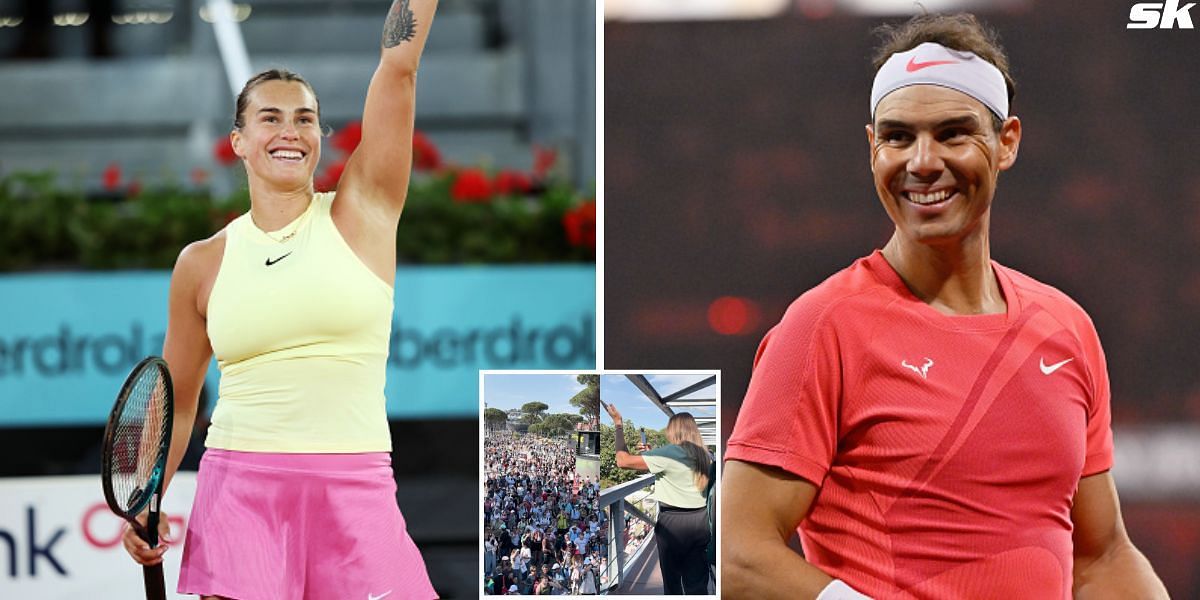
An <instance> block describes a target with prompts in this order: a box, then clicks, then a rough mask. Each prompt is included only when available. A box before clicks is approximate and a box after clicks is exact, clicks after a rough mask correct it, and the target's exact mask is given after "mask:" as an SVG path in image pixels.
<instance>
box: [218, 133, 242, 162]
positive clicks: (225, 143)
mask: <svg viewBox="0 0 1200 600" xmlns="http://www.w3.org/2000/svg"><path fill="white" fill-rule="evenodd" d="M213 158H215V159H216V160H217V162H218V163H220V164H222V165H232V164H233V163H235V162H237V159H238V156H237V154H234V152H233V142H231V141H229V136H227V135H223V136H221V137H219V138H217V143H216V144H214V145H213Z"/></svg>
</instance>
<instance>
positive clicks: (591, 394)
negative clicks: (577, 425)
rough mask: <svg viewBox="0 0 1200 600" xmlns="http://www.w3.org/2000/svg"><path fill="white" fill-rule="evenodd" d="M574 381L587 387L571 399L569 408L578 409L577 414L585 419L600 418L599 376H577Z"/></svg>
mask: <svg viewBox="0 0 1200 600" xmlns="http://www.w3.org/2000/svg"><path fill="white" fill-rule="evenodd" d="M575 381H578V382H579V383H581V384H583V385H585V386H587V387H585V388H583V389H582V390H579V392H578V393H576V394H575V395H574V396H572V397H571V400H570V403H571V406H577V407H579V414H581V415H583V416H584V418H586V419H592V418H596V417H599V416H600V376H599V375H595V374H584V375H579V376H577V377H576V378H575Z"/></svg>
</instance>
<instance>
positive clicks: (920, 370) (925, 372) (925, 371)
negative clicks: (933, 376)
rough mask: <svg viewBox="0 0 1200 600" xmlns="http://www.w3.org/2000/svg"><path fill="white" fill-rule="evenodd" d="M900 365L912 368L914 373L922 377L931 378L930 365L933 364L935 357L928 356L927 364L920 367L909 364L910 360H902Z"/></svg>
mask: <svg viewBox="0 0 1200 600" xmlns="http://www.w3.org/2000/svg"><path fill="white" fill-rule="evenodd" d="M900 366H902V367H904V368H906V369H912V371H913V373H916V374H918V375H920V376H921V379H928V378H929V367H932V366H933V359H932V358H929V357H928V356H926V357H925V364H923V365H921V366H920V367H917V366H914V365H910V364H908V360H902V361H900Z"/></svg>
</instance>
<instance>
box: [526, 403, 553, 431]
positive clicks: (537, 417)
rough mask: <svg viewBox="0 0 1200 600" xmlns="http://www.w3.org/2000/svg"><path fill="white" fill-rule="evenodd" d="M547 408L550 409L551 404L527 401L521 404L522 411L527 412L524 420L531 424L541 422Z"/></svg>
mask: <svg viewBox="0 0 1200 600" xmlns="http://www.w3.org/2000/svg"><path fill="white" fill-rule="evenodd" d="M547 410H550V406H549V405H547V404H546V403H545V402H526V403H525V404H523V405H521V412H523V413H525V416H524V417H523V420H524V421H525V423H526V424H529V425H533V424H534V423H538V422H540V421H541V420H542V414H543V413H545V412H546V411H547Z"/></svg>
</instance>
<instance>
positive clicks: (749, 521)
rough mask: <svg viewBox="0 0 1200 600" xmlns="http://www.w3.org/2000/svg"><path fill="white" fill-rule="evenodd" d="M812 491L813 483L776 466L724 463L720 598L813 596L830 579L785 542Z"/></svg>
mask: <svg viewBox="0 0 1200 600" xmlns="http://www.w3.org/2000/svg"><path fill="white" fill-rule="evenodd" d="M816 494H817V488H816V486H814V485H813V484H811V483H809V482H808V481H805V480H804V479H801V478H799V477H796V476H795V475H792V474H790V473H787V472H786V471H783V470H781V469H777V468H774V467H768V466H764V465H757V464H753V463H746V462H741V461H736V460H731V461H728V462H726V463H725V470H724V476H723V482H722V484H721V501H722V502H724V503H725V506H724V507H723V508H722V509H721V556H722V558H721V561H722V565H721V567H722V569H721V573H722V576H723V577H724V578H725V581H724V583H723V584H722V589H723V590H726V591H725V593H724V594H723V597H726V598H781V599H793V598H815V597H816V596H817V594H819V593H821V590H822V589H823V588H824V587H825V586H826V585H828V584H829V582H830V581H833V578H832V577H830V576H829V575H826V574H825V573H824V572H823V571H821V570H820V569H818V568H816V567H814V566H813V565H812V564H810V563H809V562H808V561H806V560H804V558H803V557H802V556H800V555H799V554H797V553H796V552H795V551H793V550H792V549H791V548H789V547H788V540H789V539H791V536H792V534H793V533H794V532H795V531H796V527H797V525H799V524H800V521H801V520H803V519H804V517H805V515H807V514H808V510H809V507H811V506H812V501H813V498H814V497H816Z"/></svg>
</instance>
